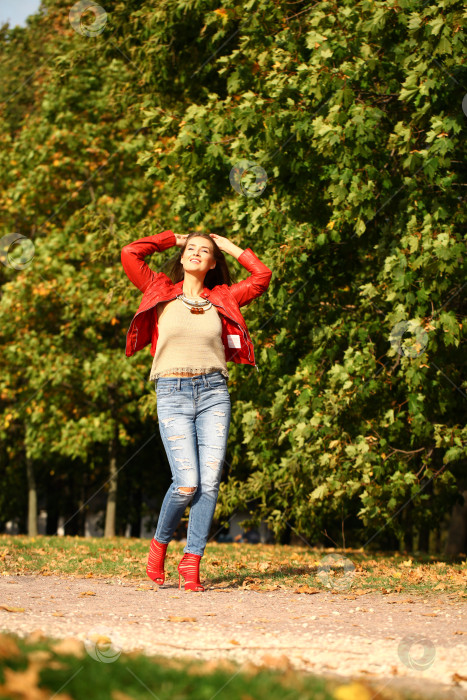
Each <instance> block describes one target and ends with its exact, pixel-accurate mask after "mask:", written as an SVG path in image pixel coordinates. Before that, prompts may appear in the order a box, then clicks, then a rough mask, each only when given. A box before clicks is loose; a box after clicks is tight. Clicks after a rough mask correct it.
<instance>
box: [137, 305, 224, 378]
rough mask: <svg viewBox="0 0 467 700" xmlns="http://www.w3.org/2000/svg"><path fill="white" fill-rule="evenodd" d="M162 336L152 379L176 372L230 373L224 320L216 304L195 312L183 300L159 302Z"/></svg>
mask: <svg viewBox="0 0 467 700" xmlns="http://www.w3.org/2000/svg"><path fill="white" fill-rule="evenodd" d="M156 309H157V317H158V327H159V337H158V339H157V346H156V353H155V355H154V358H153V362H152V367H151V373H150V375H149V380H150V381H153V380H155V379H157V378H158V377H161V376H164V375H166V374H171V373H173V372H196V373H199V374H206V373H208V372H216V371H219V372H222V374H223V375H224V377H226V378H227V379H228V377H229V372H228V370H227V363H226V360H225V350H224V345H223V343H222V322H221V319H220V317H219V314H218V312H217V309H216V307H215V306H211V307H210V308H209V309H207V310H205V312H204V314H192V313H191V311H190V310H189V309H187V307H186V306H185V305H184V304H183V302H182V301H181V300H180V299H172V300H171V301H164V302H159V304H157V307H156Z"/></svg>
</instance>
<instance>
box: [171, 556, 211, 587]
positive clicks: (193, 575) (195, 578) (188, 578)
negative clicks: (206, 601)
mask: <svg viewBox="0 0 467 700" xmlns="http://www.w3.org/2000/svg"><path fill="white" fill-rule="evenodd" d="M200 561H201V554H190V553H189V552H185V554H184V555H183V557H182V560H181V562H180V564H179V565H178V567H177V571H178V588H179V589H180V587H181V580H180V579H181V576H183V578H184V579H185V590H186V591H204V586H202V585H201V583H200V580H199V563H200Z"/></svg>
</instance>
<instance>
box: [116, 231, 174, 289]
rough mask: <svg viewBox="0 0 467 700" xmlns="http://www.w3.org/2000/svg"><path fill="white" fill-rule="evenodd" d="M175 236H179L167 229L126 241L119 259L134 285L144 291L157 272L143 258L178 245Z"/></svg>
mask: <svg viewBox="0 0 467 700" xmlns="http://www.w3.org/2000/svg"><path fill="white" fill-rule="evenodd" d="M177 238H178V239H179V238H181V236H177V235H176V234H174V233H173V231H170V230H167V231H162V233H157V234H156V235H155V236H146V238H139V239H138V240H137V241H133V242H132V243H128V245H126V246H124V247H123V248H122V252H121V260H122V265H123V269H124V270H125V272H126V275H127V277H128V279H129V280H130V282H133V284H134V285H135V287H138V289H140V290H141V291H142V292H145V291H146V288H147V287H148V285H149V284H151V282H152V281H153V279H154V277H155V276H156V274H157V273H156V272H154V270H151V268H150V267H149V265H148V264H147V263H146V262H144V258H145V257H146V256H147V255H151V254H152V253H154V252H156V251H157V252H158V253H160V252H162V251H163V250H167V248H171V247H172V246H174V245H179V242H178V240H177Z"/></svg>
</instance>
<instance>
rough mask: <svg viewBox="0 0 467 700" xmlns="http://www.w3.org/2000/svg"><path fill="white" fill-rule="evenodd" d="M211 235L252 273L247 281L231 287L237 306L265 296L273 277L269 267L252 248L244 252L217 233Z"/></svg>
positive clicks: (221, 247) (224, 249)
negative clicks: (262, 295)
mask: <svg viewBox="0 0 467 700" xmlns="http://www.w3.org/2000/svg"><path fill="white" fill-rule="evenodd" d="M209 235H210V236H211V237H212V238H213V239H214V240H215V241H216V243H217V245H218V246H219V248H220V249H221V250H222V251H223V252H225V253H229V254H230V255H233V256H234V258H236V259H237V260H238V262H239V263H240V265H243V267H244V268H246V269H247V270H248V272H250V273H251V274H250V276H249V277H247V278H246V280H242V281H241V282H237V283H236V284H232V285H231V286H230V287H229V289H230V291H231V292H232V294H233V295H234V297H235V300H236V302H237V304H238V305H239V306H245V304H248V303H249V302H250V301H252V299H256V297H259V296H261V294H264V292H265V291H266V289H267V288H268V287H269V282H270V281H271V277H272V271H271V270H270V269H269V267H267V266H266V265H265V264H264V263H262V262H261V260H260V259H259V258H258V257H256V255H255V254H254V253H253V251H252V250H251V248H245V250H242V248H239V247H238V246H237V245H235V243H232V241H229V239H228V238H224V236H218V235H217V234H216V233H211V234H209Z"/></svg>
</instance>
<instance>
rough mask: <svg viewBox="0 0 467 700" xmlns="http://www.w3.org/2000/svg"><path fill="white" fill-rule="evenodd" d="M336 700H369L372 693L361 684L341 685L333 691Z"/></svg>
mask: <svg viewBox="0 0 467 700" xmlns="http://www.w3.org/2000/svg"><path fill="white" fill-rule="evenodd" d="M334 697H335V698H336V700H371V698H372V697H373V695H372V693H370V691H369V690H368V688H367V687H366V686H364V685H362V683H357V682H355V683H350V684H349V685H341V686H340V687H339V688H337V689H336V690H335V691H334Z"/></svg>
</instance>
